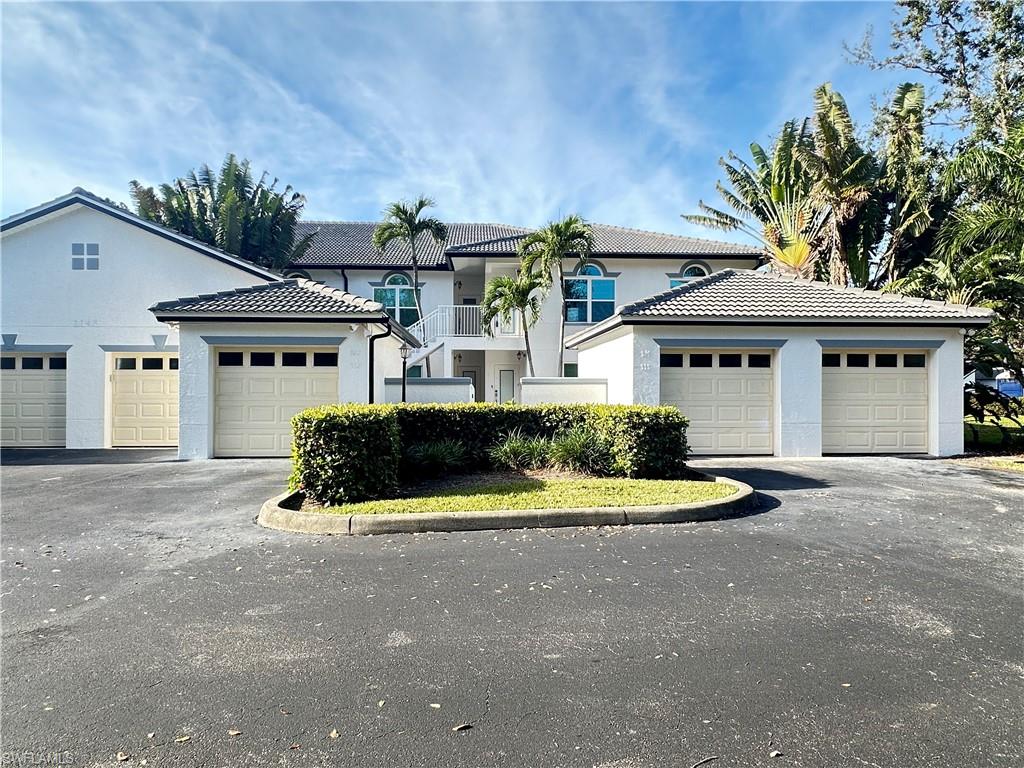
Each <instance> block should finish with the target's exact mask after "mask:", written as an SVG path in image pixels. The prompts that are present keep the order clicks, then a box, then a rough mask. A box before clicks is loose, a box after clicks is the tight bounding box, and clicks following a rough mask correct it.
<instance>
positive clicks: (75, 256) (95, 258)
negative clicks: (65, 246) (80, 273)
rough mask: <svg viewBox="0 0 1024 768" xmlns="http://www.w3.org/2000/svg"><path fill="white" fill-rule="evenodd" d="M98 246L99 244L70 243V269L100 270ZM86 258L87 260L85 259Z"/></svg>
mask: <svg viewBox="0 0 1024 768" xmlns="http://www.w3.org/2000/svg"><path fill="white" fill-rule="evenodd" d="M99 256H100V244H99V243H72V244H71V269H73V270H80V269H92V270H95V269H99V268H100V258H99ZM85 257H88V258H85Z"/></svg>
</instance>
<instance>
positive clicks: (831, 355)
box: [821, 352, 841, 368]
mask: <svg viewBox="0 0 1024 768" xmlns="http://www.w3.org/2000/svg"><path fill="white" fill-rule="evenodd" d="M840 360H841V355H839V354H838V353H836V352H825V353H824V354H823V355H822V356H821V366H822V368H838V367H839V363H840Z"/></svg>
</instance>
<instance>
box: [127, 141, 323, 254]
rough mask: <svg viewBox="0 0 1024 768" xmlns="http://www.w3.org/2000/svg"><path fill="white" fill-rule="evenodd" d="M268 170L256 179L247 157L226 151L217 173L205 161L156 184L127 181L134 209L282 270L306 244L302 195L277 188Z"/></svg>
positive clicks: (143, 214) (162, 222)
mask: <svg viewBox="0 0 1024 768" xmlns="http://www.w3.org/2000/svg"><path fill="white" fill-rule="evenodd" d="M276 187H277V179H274V180H273V181H272V182H271V183H270V184H268V183H267V174H266V173H264V174H262V175H261V176H260V179H259V181H254V180H253V177H252V172H251V170H250V166H249V161H248V160H242V161H239V160H238V159H237V158H236V157H235V156H234V155H233V154H229V155H228V156H227V157H226V158H225V159H224V163H223V164H222V165H221V168H220V172H219V173H216V172H214V171H213V170H211V169H210V167H209V166H208V165H203V166H200V168H199V170H198V171H195V170H193V171H190V172H189V173H188V174H187V175H186V176H184V177H182V178H179V179H175V180H174V181H172V182H170V183H169V184H161V185H160V186H159V187H156V188H154V187H145V186H143V185H142V184H140V183H139V182H138V181H135V180H132V181H131V182H130V184H129V189H130V193H131V198H132V202H133V203H134V205H135V212H136V213H137V214H138V215H139V216H141V217H142V218H144V219H147V220H148V221H155V222H157V223H158V224H162V225H163V226H165V227H168V228H170V229H174V230H177V231H178V232H181V233H182V234H184V235H187V236H189V237H192V238H195V239H196V240H200V241H202V242H204V243H207V244H209V245H212V246H215V247H217V248H220V249H221V250H223V251H226V252H228V253H231V254H234V255H235V256H238V257H239V258H242V259H245V260H246V261H251V262H252V263H254V264H259V265H260V266H262V267H267V268H270V269H277V270H281V269H283V268H284V267H286V266H287V265H288V264H289V263H290V262H291V261H293V260H295V259H297V258H299V257H300V256H301V255H302V254H303V253H305V252H306V250H307V249H308V248H309V244H310V241H311V240H312V235H306V236H305V237H301V238H296V227H295V225H296V223H297V222H298V220H299V217H300V216H301V215H302V209H303V207H304V206H305V203H306V198H305V197H303V196H302V195H300V194H299V193H297V192H295V191H294V190H293V189H292V188H291V187H290V186H287V187H285V188H284V189H283V190H281V191H278V190H277V189H276Z"/></svg>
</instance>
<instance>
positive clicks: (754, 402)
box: [661, 350, 774, 454]
mask: <svg viewBox="0 0 1024 768" xmlns="http://www.w3.org/2000/svg"><path fill="white" fill-rule="evenodd" d="M772 362H773V361H772V353H771V352H765V351H757V352H735V351H732V350H729V351H706V350H678V351H672V350H665V351H663V352H662V355H661V402H662V403H663V404H664V405H674V406H676V407H677V408H678V409H679V410H680V411H682V412H683V415H685V416H686V417H687V418H688V419H689V420H690V426H689V427H688V428H687V430H686V440H687V443H688V444H689V447H690V451H691V452H692V453H697V454H704V453H706V454H729V453H739V454H771V453H772V448H773V446H772V411H773V410H774V407H773V402H774V398H773V395H772V392H773V389H774V388H773V385H772V380H773V375H772Z"/></svg>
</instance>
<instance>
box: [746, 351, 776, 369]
mask: <svg viewBox="0 0 1024 768" xmlns="http://www.w3.org/2000/svg"><path fill="white" fill-rule="evenodd" d="M747 367H748V368H771V367H772V356H771V355H766V354H763V353H762V354H757V355H747Z"/></svg>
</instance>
